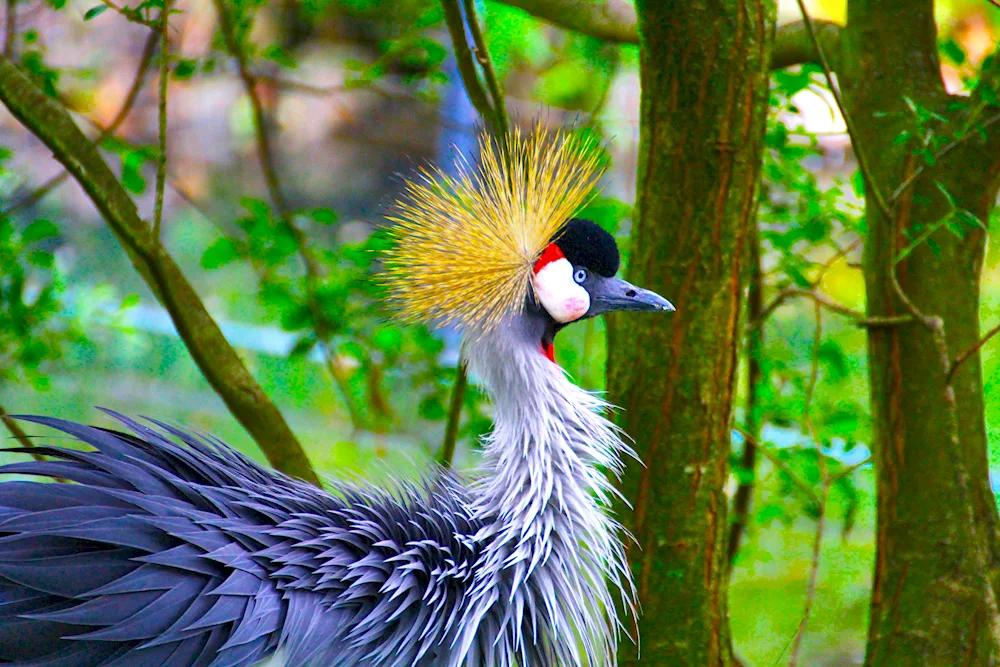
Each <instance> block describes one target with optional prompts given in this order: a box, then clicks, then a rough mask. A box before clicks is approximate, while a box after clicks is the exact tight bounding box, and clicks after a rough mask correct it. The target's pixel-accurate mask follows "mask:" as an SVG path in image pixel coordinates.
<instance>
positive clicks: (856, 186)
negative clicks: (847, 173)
mask: <svg viewBox="0 0 1000 667" xmlns="http://www.w3.org/2000/svg"><path fill="white" fill-rule="evenodd" d="M851 189H853V190H854V194H855V195H856V196H858V197H864V196H865V175H864V174H863V173H862V172H861V169H855V170H854V173H853V174H851Z"/></svg>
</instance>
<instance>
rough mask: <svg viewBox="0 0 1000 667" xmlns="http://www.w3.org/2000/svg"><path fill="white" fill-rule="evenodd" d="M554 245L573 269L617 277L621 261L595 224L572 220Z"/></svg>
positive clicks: (612, 242)
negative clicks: (575, 267)
mask: <svg viewBox="0 0 1000 667" xmlns="http://www.w3.org/2000/svg"><path fill="white" fill-rule="evenodd" d="M555 243H556V245H558V246H559V249H560V250H562V252H563V254H564V255H566V259H568V260H569V261H570V263H571V264H573V265H575V266H583V267H586V268H587V269H589V270H591V271H596V272H597V273H599V274H601V275H602V276H604V277H605V278H610V277H611V276H613V275H615V274H616V273H618V265H619V263H620V262H621V258H620V257H619V255H618V244H617V243H615V238H614V237H613V236H611V234H608V233H607V232H606V231H604V230H603V229H601V228H600V227H599V226H598V225H597V223H594V222H591V221H590V220H584V219H582V218H573V219H572V220H570V221H569V222H568V223H566V227H565V228H564V229H563V231H562V233H560V234H559V236H557V237H556V239H555Z"/></svg>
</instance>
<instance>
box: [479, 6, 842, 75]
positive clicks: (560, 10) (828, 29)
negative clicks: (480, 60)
mask: <svg viewBox="0 0 1000 667" xmlns="http://www.w3.org/2000/svg"><path fill="white" fill-rule="evenodd" d="M498 2H501V3H503V4H505V5H507V6H509V7H516V8H517V9H520V10H522V11H525V12H527V13H528V14H531V15H532V16H534V17H535V18H537V19H541V20H542V21H546V22H548V23H551V24H552V25H555V26H558V27H560V28H565V29H566V30H572V31H573V32H578V33H580V34H583V35H589V36H590V37H596V38H597V39H603V40H604V41H606V42H611V43H614V44H638V43H639V22H638V17H637V16H636V11H635V7H634V6H633V5H632V4H631V3H629V2H626V1H625V0H598V1H597V2H592V1H588V0H498ZM813 23H814V24H815V25H816V28H817V37H818V38H819V39H820V41H821V42H822V43H823V46H824V50H825V51H826V53H827V54H838V53H839V52H840V30H841V26H840V25H839V24H837V23H834V22H833V21H814V22H813ZM812 62H815V63H818V62H819V55H818V54H817V52H816V49H815V48H814V47H813V43H812V40H810V39H809V33H808V31H807V30H806V24H805V22H803V21H794V22H792V23H787V24H785V25H783V26H780V27H779V28H778V30H777V32H776V33H775V35H774V50H773V51H772V53H771V69H772V70H775V69H782V68H785V67H791V66H792V65H802V64H804V63H812ZM831 62H832V64H833V66H834V70H836V66H837V58H836V57H835V55H834V57H833V58H832V59H831Z"/></svg>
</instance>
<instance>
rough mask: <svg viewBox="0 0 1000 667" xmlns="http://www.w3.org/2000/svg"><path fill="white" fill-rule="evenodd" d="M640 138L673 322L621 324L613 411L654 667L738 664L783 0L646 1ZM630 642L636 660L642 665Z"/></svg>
mask: <svg viewBox="0 0 1000 667" xmlns="http://www.w3.org/2000/svg"><path fill="white" fill-rule="evenodd" d="M638 5H639V6H638V11H639V26H640V28H639V29H640V36H641V42H640V52H641V60H642V62H641V83H642V105H641V131H640V132H641V134H640V146H639V175H638V183H639V186H638V192H637V213H638V215H637V217H636V221H635V227H634V229H633V233H632V240H631V248H632V255H631V260H630V263H629V277H630V279H631V280H633V281H635V282H636V283H637V284H640V285H643V286H645V287H649V288H651V289H654V290H656V291H657V292H660V293H661V294H663V295H664V296H665V297H667V298H668V299H671V300H672V301H673V302H674V304H675V305H676V306H677V313H676V314H674V315H672V316H666V317H664V316H658V317H647V318H630V319H627V320H621V321H617V320H612V321H611V322H610V326H609V334H610V336H611V337H612V338H613V341H612V342H611V344H609V350H610V351H611V353H610V356H609V360H608V383H609V389H610V401H611V402H612V403H614V404H616V405H620V406H621V407H622V408H624V410H623V411H622V412H621V415H620V416H621V425H622V426H623V427H624V428H625V430H626V432H628V433H630V434H631V435H632V436H633V437H634V438H635V441H636V449H637V451H638V453H639V456H640V457H641V458H642V460H643V461H644V462H645V467H644V466H642V465H639V464H633V465H630V466H629V467H628V470H627V471H626V473H625V477H624V480H623V482H622V488H623V492H624V495H625V496H626V497H627V498H628V500H629V501H630V502H631V504H632V507H633V508H634V509H629V508H627V507H624V506H623V507H621V508H620V516H621V518H622V521H623V523H624V524H625V527H626V528H628V529H629V530H630V531H631V532H632V533H633V534H634V535H635V537H636V540H637V542H638V545H632V546H631V547H630V548H629V552H628V557H629V562H630V564H631V566H632V570H633V574H634V576H635V580H636V584H637V588H638V596H639V602H640V604H641V606H642V613H641V616H640V618H639V635H640V644H641V650H642V662H643V664H650V665H697V666H698V667H705V666H715V665H729V664H731V663H732V650H731V647H730V637H729V626H728V620H727V600H726V593H727V564H726V560H727V558H726V532H727V525H726V505H727V499H726V496H725V494H724V492H723V487H724V484H725V482H726V477H727V470H726V468H727V462H728V457H729V454H730V440H731V436H730V418H731V408H732V400H733V394H734V391H735V373H736V369H737V364H736V350H737V345H738V343H739V340H740V336H741V329H740V303H741V301H742V299H743V292H744V286H745V276H746V272H747V268H748V258H747V236H748V234H749V232H750V226H751V224H753V219H754V211H755V205H756V200H757V199H756V194H757V181H758V175H759V174H758V169H759V164H760V154H761V149H762V143H763V134H764V121H765V114H766V112H767V99H768V75H767V70H768V63H769V58H770V54H769V50H770V46H771V41H772V38H773V29H774V19H775V3H774V1H773V0H759V1H756V2H753V1H749V0H718V1H716V2H708V1H707V0H693V1H691V2H683V3H680V2H678V3H663V2H654V1H652V0H647V1H646V2H639V3H638ZM637 661H638V658H637V656H636V647H635V646H634V645H632V644H631V643H630V642H628V641H625V642H624V643H623V645H622V648H621V662H622V663H623V664H637Z"/></svg>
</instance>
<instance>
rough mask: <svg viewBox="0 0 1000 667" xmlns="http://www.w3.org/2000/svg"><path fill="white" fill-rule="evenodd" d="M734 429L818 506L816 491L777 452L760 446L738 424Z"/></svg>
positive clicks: (755, 439)
mask: <svg viewBox="0 0 1000 667" xmlns="http://www.w3.org/2000/svg"><path fill="white" fill-rule="evenodd" d="M734 430H735V431H736V432H737V433H739V434H740V435H742V436H743V438H744V439H745V440H747V441H749V442H752V443H753V444H754V446H755V447H756V448H757V451H759V452H760V453H761V454H763V455H764V457H765V458H766V459H767V460H768V461H770V462H771V463H772V464H773V465H774V467H775V468H777V469H779V470H780V471H781V472H783V473H785V475H787V476H788V478H789V479H790V480H792V483H793V484H794V485H795V486H797V487H798V488H799V490H800V491H802V493H804V494H805V496H806V497H807V498H808V499H809V500H810V501H812V502H813V503H814V504H815V505H816V506H817V507H819V502H820V498H819V496H818V495H816V491H814V490H813V488H812V487H811V486H810V485H809V483H808V482H807V481H805V480H804V479H802V478H801V477H799V476H798V474H796V473H795V471H793V470H792V469H791V468H789V467H788V464H787V463H785V462H784V461H782V460H781V459H780V458H779V457H778V455H777V454H775V453H774V452H772V451H771V449H770V448H769V447H764V446H762V445H761V444H760V441H759V440H758V439H757V438H755V437H753V436H752V435H750V434H749V433H748V432H747V431H746V430H745V429H742V428H740V427H739V426H737V427H735V428H734Z"/></svg>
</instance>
